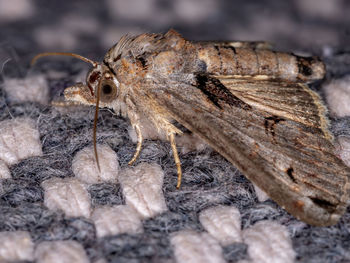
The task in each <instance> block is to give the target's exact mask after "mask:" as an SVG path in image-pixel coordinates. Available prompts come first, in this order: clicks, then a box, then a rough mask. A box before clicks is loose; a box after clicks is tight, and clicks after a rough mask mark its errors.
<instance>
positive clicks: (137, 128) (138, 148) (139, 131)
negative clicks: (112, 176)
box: [128, 125, 143, 165]
mask: <svg viewBox="0 0 350 263" xmlns="http://www.w3.org/2000/svg"><path fill="white" fill-rule="evenodd" d="M134 128H135V131H136V135H137V146H136V151H135V153H134V156H133V157H132V159H131V160H130V162H129V163H128V164H129V165H132V164H133V163H134V162H135V161H136V159H137V157H139V155H140V152H141V147H142V141H143V138H142V133H141V129H140V126H139V125H135V126H134Z"/></svg>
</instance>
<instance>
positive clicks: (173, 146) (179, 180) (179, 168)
mask: <svg viewBox="0 0 350 263" xmlns="http://www.w3.org/2000/svg"><path fill="white" fill-rule="evenodd" d="M169 139H170V144H171V148H172V150H173V155H174V159H175V164H176V168H177V185H176V188H177V189H179V188H180V186H181V179H182V170H181V163H180V158H179V155H178V153H177V149H176V144H175V134H174V133H170V136H169Z"/></svg>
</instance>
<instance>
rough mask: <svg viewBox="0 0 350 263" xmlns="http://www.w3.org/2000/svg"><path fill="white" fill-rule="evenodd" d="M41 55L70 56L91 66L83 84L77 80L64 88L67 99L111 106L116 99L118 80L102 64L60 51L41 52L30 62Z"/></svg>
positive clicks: (87, 103) (100, 105)
mask: <svg viewBox="0 0 350 263" xmlns="http://www.w3.org/2000/svg"><path fill="white" fill-rule="evenodd" d="M43 56H72V57H75V58H78V59H80V60H83V61H85V62H88V63H90V64H91V65H92V66H93V68H92V69H91V70H90V71H89V72H88V74H87V76H86V83H85V84H83V83H81V82H79V83H77V84H75V85H73V86H71V87H68V88H66V89H65V90H64V97H65V99H66V100H67V101H72V102H78V103H80V104H84V105H96V104H99V107H111V106H112V105H111V104H113V102H114V101H115V100H116V99H117V97H118V95H119V94H118V90H119V82H118V80H117V78H116V76H115V74H113V72H111V70H110V69H109V68H108V67H107V66H105V65H104V64H101V63H98V62H95V61H92V60H90V59H88V58H85V57H83V56H80V55H77V54H73V53H61V52H50V53H41V54H39V55H37V56H35V57H34V58H33V60H32V64H34V63H35V62H36V61H37V60H38V59H39V58H40V57H43Z"/></svg>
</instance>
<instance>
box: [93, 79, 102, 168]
mask: <svg viewBox="0 0 350 263" xmlns="http://www.w3.org/2000/svg"><path fill="white" fill-rule="evenodd" d="M101 86H102V81H100V82H99V83H98V86H97V94H96V108H95V117H94V132H93V144H94V153H95V159H96V164H97V168H98V171H99V172H101V169H100V162H99V160H98V153H97V140H96V131H97V118H98V110H99V107H98V106H99V104H100V91H101Z"/></svg>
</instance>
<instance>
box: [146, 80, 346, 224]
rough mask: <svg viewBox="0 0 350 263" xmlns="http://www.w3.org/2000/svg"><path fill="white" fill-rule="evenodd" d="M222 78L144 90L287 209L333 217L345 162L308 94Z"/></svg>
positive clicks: (338, 209) (341, 203)
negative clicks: (339, 157) (220, 79)
mask: <svg viewBox="0 0 350 263" xmlns="http://www.w3.org/2000/svg"><path fill="white" fill-rule="evenodd" d="M182 79H185V78H182ZM157 82H158V81H157ZM222 82H224V83H225V84H223V83H222ZM222 82H220V81H219V80H218V79H217V78H214V77H209V76H205V75H197V76H195V77H194V78H193V80H192V81H191V82H190V83H191V84H186V83H183V82H182V83H181V82H180V81H179V80H176V79H174V80H171V79H167V80H163V81H162V80H159V82H158V83H155V85H157V88H155V89H149V91H148V92H149V96H150V97H153V99H154V100H156V101H157V103H159V105H161V107H163V108H164V109H165V110H166V111H167V112H168V113H169V114H170V115H171V116H172V117H173V118H174V119H175V120H176V121H178V122H179V123H181V124H182V125H184V126H185V127H186V128H188V129H189V130H191V131H192V132H194V133H196V134H197V135H199V136H200V137H201V138H203V139H204V140H205V141H206V142H207V143H208V144H209V145H210V146H211V147H213V148H214V149H215V150H216V151H218V152H219V153H220V154H221V155H223V156H224V157H225V158H226V159H227V160H229V161H230V162H231V163H232V164H234V165H235V166H236V167H237V168H238V169H239V170H240V171H241V172H242V173H243V174H244V175H245V176H246V177H247V178H249V180H251V181H252V182H254V183H255V184H256V185H258V186H259V187H260V188H262V189H263V190H264V191H265V192H266V193H267V194H268V195H269V196H270V197H271V198H272V199H273V200H274V201H276V202H277V203H278V204H279V205H280V206H282V207H283V208H285V209H286V210H287V211H288V212H290V213H291V214H292V215H294V216H295V217H297V218H299V219H301V220H303V221H305V222H307V223H309V224H312V225H318V226H325V225H332V224H335V223H336V222H337V221H338V220H339V218H340V217H341V215H342V214H344V212H345V210H346V205H347V202H348V199H349V194H350V190H349V188H350V185H349V176H350V169H349V168H348V167H347V166H345V165H344V164H343V162H342V161H341V160H340V159H338V158H337V157H336V156H335V154H334V147H333V145H332V143H331V139H330V137H329V132H328V130H327V127H326V126H327V125H326V126H324V124H322V123H323V122H324V121H325V120H326V118H325V117H324V108H323V106H320V105H322V104H321V102H320V101H319V98H318V96H317V95H316V93H314V92H312V91H311V90H309V89H308V88H307V87H306V86H304V85H300V84H295V83H288V84H286V83H278V82H269V81H254V82H249V81H247V80H241V81H238V80H231V81H230V82H229V81H226V82H225V81H222ZM248 83H249V85H248ZM300 105H301V106H300ZM317 116H318V117H317Z"/></svg>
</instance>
